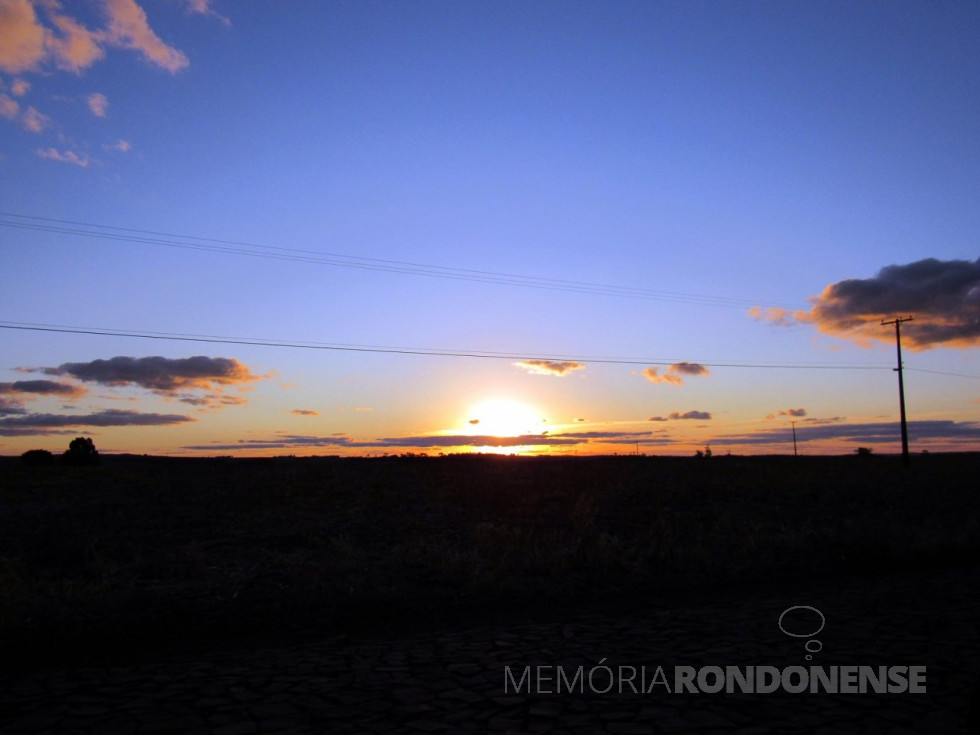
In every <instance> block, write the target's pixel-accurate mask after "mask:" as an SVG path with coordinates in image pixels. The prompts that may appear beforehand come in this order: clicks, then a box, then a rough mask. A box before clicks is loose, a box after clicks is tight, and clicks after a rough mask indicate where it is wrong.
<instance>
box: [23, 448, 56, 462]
mask: <svg viewBox="0 0 980 735" xmlns="http://www.w3.org/2000/svg"><path fill="white" fill-rule="evenodd" d="M20 460H21V462H23V463H24V464H28V465H49V464H54V455H53V454H51V452H49V451H48V450H47V449H28V450H27V451H26V452H24V453H23V454H22V455H20Z"/></svg>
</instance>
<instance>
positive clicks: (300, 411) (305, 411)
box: [290, 408, 320, 416]
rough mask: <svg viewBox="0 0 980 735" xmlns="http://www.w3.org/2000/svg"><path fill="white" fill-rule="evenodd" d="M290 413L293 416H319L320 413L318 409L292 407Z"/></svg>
mask: <svg viewBox="0 0 980 735" xmlns="http://www.w3.org/2000/svg"><path fill="white" fill-rule="evenodd" d="M290 413H291V414H293V415H294V416H319V415H320V412H319V411H314V410H312V409H309V408H294V409H293V410H292V411H290Z"/></svg>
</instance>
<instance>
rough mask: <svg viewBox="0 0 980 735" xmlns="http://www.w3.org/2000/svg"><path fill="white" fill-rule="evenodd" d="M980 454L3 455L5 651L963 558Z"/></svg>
mask: <svg viewBox="0 0 980 735" xmlns="http://www.w3.org/2000/svg"><path fill="white" fill-rule="evenodd" d="M978 469H980V455H974V454H962V455H938V454H937V455H932V456H922V457H916V458H915V461H914V464H913V467H912V468H911V469H910V470H904V469H903V468H902V466H901V462H900V460H899V459H898V458H895V457H871V458H858V457H836V458H835V457H814V458H802V457H801V458H798V459H795V458H793V457H752V458H746V457H713V458H710V459H695V458H653V457H651V458H647V457H605V458H521V457H517V458H512V457H494V456H455V457H444V458H418V457H415V458H410V457H404V458H385V459H338V458H310V459H293V458H282V459H235V460H228V459H167V458H152V457H145V458H144V457H125V456H121V457H106V458H104V461H103V464H101V465H100V466H97V467H62V466H50V467H31V466H24V465H22V464H21V463H20V461H19V460H18V459H14V458H0V658H2V659H3V660H6V661H7V662H11V663H12V662H20V663H23V662H25V661H28V660H31V661H34V662H39V661H40V662H43V661H53V660H57V659H59V658H74V659H90V658H92V657H93V656H95V655H96V654H98V655H101V656H109V657H110V658H111V657H113V656H117V657H122V658H125V657H132V656H139V655H141V654H142V653H148V652H153V651H157V650H168V649H171V648H173V647H174V646H183V645H192V646H211V645H223V644H239V645H240V644H242V643H247V642H249V641H254V640H259V639H264V638H267V637H276V636H282V635H287V634H295V635H300V636H303V635H315V634H324V633H331V632H336V631H343V630H348V629H350V628H352V627H356V626H360V627H365V626H367V627H371V626H388V625H395V624H405V623H411V622H413V621H428V622H429V623H432V622H437V623H438V622H439V621H443V620H448V619H465V618H469V617H473V616H476V615H487V614H493V613H495V612H501V613H503V612H511V613H513V612H514V611H517V612H518V613H520V612H522V611H523V612H530V611H534V610H537V609H540V608H542V607H549V608H551V609H554V608H555V607H564V608H573V607H575V606H578V605H581V604H588V603H589V602H590V601H592V602H594V601H596V600H603V601H609V602H612V601H616V600H619V601H623V600H625V601H629V600H639V599H644V600H660V601H661V602H663V600H664V599H669V598H670V596H671V595H674V594H679V593H681V592H683V591H685V590H687V591H690V590H710V589H713V588H716V587H718V586H725V585H739V584H746V583H758V582H761V581H762V580H773V581H772V582H771V584H774V585H778V584H780V583H781V582H780V580H783V581H789V580H799V579H802V578H808V577H818V576H827V575H842V574H853V573H871V574H877V573H885V572H889V571H893V570H901V569H909V568H913V567H915V568H922V567H923V566H928V565H947V564H955V563H959V562H961V561H962V560H964V559H969V558H971V556H972V557H974V558H975V557H976V556H977V551H978V550H980V496H978V495H977V493H976V492H975V491H974V490H973V489H972V488H973V482H974V480H975V478H976V477H977V476H978V474H980V473H978Z"/></svg>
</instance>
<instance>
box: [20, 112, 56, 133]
mask: <svg viewBox="0 0 980 735" xmlns="http://www.w3.org/2000/svg"><path fill="white" fill-rule="evenodd" d="M20 124H21V125H23V126H24V129H25V130H28V131H30V132H32V133H41V132H43V131H44V130H46V129H48V128H49V127H51V118H49V117H48V116H47V115H45V114H43V113H41V112H38V110H36V109H35V108H34V107H28V108H27V109H26V110H24V112H23V113H21V116H20Z"/></svg>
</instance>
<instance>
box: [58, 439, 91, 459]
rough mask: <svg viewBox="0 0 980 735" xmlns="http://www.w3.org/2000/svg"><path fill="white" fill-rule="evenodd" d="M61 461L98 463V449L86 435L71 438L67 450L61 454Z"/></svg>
mask: <svg viewBox="0 0 980 735" xmlns="http://www.w3.org/2000/svg"><path fill="white" fill-rule="evenodd" d="M61 461H62V462H64V463H65V464H68V465H93V464H98V463H99V450H98V449H96V448H95V442H93V441H92V440H91V439H90V438H89V437H87V436H80V437H77V438H75V439H72V440H71V443H70V444H69V445H68V450H67V451H66V452H65V453H64V454H63V455H61Z"/></svg>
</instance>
